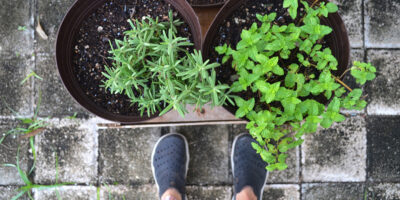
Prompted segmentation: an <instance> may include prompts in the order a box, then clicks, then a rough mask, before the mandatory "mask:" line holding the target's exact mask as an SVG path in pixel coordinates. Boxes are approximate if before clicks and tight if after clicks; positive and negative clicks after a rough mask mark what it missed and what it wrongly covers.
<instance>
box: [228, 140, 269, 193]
mask: <svg viewBox="0 0 400 200" xmlns="http://www.w3.org/2000/svg"><path fill="white" fill-rule="evenodd" d="M252 142H255V143H257V141H256V140H254V139H253V138H252V137H251V136H250V134H247V133H243V134H241V135H238V136H236V137H235V140H234V141H233V145H232V154H231V162H232V173H233V183H234V196H233V198H232V199H233V200H235V199H236V194H237V193H239V192H241V191H242V189H243V188H244V187H246V186H250V187H251V188H252V189H253V191H254V194H255V195H256V196H257V199H258V200H261V199H262V195H263V191H264V187H265V184H266V182H267V179H268V171H267V170H266V169H265V167H266V166H267V164H266V163H265V162H264V161H263V160H262V159H261V156H260V155H258V154H257V152H256V150H254V149H253V147H252V146H251V143H252Z"/></svg>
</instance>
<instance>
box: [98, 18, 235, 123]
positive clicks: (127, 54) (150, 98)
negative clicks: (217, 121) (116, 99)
mask: <svg viewBox="0 0 400 200" xmlns="http://www.w3.org/2000/svg"><path fill="white" fill-rule="evenodd" d="M168 19H169V20H168V21H166V22H159V21H158V18H156V19H155V20H154V19H152V18H150V17H145V18H144V19H143V20H142V21H139V20H136V21H134V22H132V21H129V23H130V25H131V28H132V29H131V30H128V31H126V32H125V33H124V35H125V37H124V39H123V40H116V41H115V48H114V47H113V44H111V43H110V45H111V51H110V53H111V55H112V56H111V57H110V58H111V60H112V61H113V64H112V65H113V67H109V66H105V70H106V72H103V75H104V77H105V78H106V80H105V81H104V83H105V85H104V87H105V88H106V89H109V90H110V92H111V93H113V94H121V93H122V94H125V95H126V96H128V97H129V98H130V100H131V102H132V104H133V105H137V107H138V110H139V111H140V115H143V114H144V113H147V115H148V116H151V115H154V114H158V113H159V115H163V114H165V113H166V112H168V111H170V110H171V109H175V110H177V111H178V113H179V114H180V115H181V116H183V117H184V116H185V114H186V113H188V111H187V109H186V106H187V105H188V104H190V105H195V108H196V109H202V107H203V106H204V105H205V104H207V103H210V104H211V106H221V105H223V104H224V102H225V101H226V100H230V98H229V95H228V89H229V86H228V85H226V84H220V83H218V82H217V80H216V72H215V68H216V67H219V64H218V63H211V64H210V63H209V61H205V62H204V61H203V57H202V55H201V52H199V51H197V50H193V51H194V52H193V53H190V48H191V47H192V46H193V44H192V43H190V42H188V41H189V38H187V37H179V36H177V33H178V31H177V30H178V27H179V26H180V25H181V24H182V22H181V21H180V20H175V19H174V17H173V14H172V12H171V11H170V12H169V17H168Z"/></svg>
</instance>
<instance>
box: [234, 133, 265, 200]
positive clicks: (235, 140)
mask: <svg viewBox="0 0 400 200" xmlns="http://www.w3.org/2000/svg"><path fill="white" fill-rule="evenodd" d="M246 134H248V133H242V134H240V135H238V136H236V137H235V139H234V140H233V144H232V152H231V166H232V175H233V176H234V174H235V164H234V162H233V155H234V154H235V146H236V142H237V140H238V139H239V138H240V137H241V136H243V135H246ZM268 175H269V171H267V176H265V181H264V184H263V186H262V188H261V192H260V198H259V199H262V197H263V193H264V188H265V186H266V184H267V180H268ZM235 197H236V191H234V193H233V197H232V200H235V199H236V198H235Z"/></svg>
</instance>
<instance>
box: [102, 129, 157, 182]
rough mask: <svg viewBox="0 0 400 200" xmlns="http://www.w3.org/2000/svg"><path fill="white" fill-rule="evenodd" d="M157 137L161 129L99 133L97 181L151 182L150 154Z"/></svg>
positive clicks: (116, 130)
mask: <svg viewBox="0 0 400 200" xmlns="http://www.w3.org/2000/svg"><path fill="white" fill-rule="evenodd" d="M160 136H161V129H160V128H146V129H107V130H99V145H100V158H99V166H100V181H101V182H105V183H113V182H118V183H124V184H129V183H149V182H153V175H152V171H151V153H152V151H153V148H154V145H155V144H156V142H157V141H158V139H159V138H160Z"/></svg>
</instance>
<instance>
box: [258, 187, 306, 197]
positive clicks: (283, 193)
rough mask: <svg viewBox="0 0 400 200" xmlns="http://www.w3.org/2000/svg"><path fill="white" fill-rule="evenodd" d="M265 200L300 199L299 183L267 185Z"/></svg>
mask: <svg viewBox="0 0 400 200" xmlns="http://www.w3.org/2000/svg"><path fill="white" fill-rule="evenodd" d="M263 200H300V186H299V185H267V186H266V187H265V188H264V194H263Z"/></svg>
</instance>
